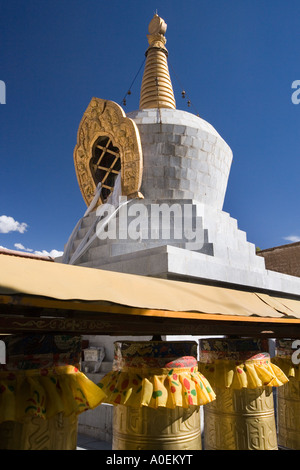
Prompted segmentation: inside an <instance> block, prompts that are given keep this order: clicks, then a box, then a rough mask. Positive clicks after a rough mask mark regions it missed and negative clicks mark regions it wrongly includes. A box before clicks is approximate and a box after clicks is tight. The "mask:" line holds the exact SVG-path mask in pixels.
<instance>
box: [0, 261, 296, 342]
mask: <svg viewBox="0 0 300 470" xmlns="http://www.w3.org/2000/svg"><path fill="white" fill-rule="evenodd" d="M297 327H298V328H297ZM299 327H300V296H299V299H298V298H295V296H294V297H290V298H289V297H288V296H282V297H281V296H279V294H277V295H272V294H269V293H262V292H256V291H247V290H242V289H238V288H229V287H220V286H213V285H204V284H194V283H189V282H181V281H171V280H165V279H159V278H153V277H144V276H138V275H131V274H124V273H117V272H111V271H105V270H99V269H93V268H85V267H78V266H71V265H65V264H60V263H53V262H52V263H50V262H46V261H42V260H37V259H30V258H21V257H15V256H7V255H4V254H0V333H1V332H2V333H5V332H13V331H28V330H34V331H36V330H37V329H38V330H42V331H46V330H50V331H54V330H55V331H69V332H70V331H78V332H80V333H83V332H84V333H85V334H87V333H89V334H113V335H120V334H133V335H135V334H138V335H141V334H146V335H147V334H152V333H153V334H158V333H160V334H211V332H212V331H214V334H243V335H244V334H250V335H251V334H255V335H257V334H258V333H259V334H260V333H263V332H264V334H268V335H269V336H274V334H273V333H275V331H274V330H276V336H278V335H279V336H281V337H282V336H286V335H287V334H288V336H289V337H291V334H292V333H293V337H295V336H299V334H300V330H299ZM208 331H209V333H208ZM251 332H252V333H251ZM278 332H279V333H280V334H279V333H278Z"/></svg>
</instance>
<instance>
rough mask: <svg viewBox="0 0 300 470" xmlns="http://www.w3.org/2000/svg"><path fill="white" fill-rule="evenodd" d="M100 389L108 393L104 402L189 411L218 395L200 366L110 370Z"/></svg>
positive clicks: (101, 382) (100, 384)
mask: <svg viewBox="0 0 300 470" xmlns="http://www.w3.org/2000/svg"><path fill="white" fill-rule="evenodd" d="M98 386H99V387H100V388H101V389H102V390H103V391H104V392H105V394H106V395H107V397H106V398H105V400H104V401H105V403H110V404H112V405H119V404H121V405H126V406H132V407H140V406H148V407H149V408H158V407H165V408H171V409H173V408H175V407H176V406H179V407H182V408H189V407H190V406H200V405H205V404H206V403H209V402H211V401H213V400H215V398H216V396H215V393H214V391H213V390H212V387H211V386H210V384H209V382H208V381H207V380H206V378H205V377H204V376H203V375H202V374H200V373H199V372H198V368H197V367H192V368H174V369H167V368H164V369H145V368H144V369H139V368H131V369H127V370H126V371H111V372H109V373H108V374H106V376H105V377H103V379H102V380H101V381H100V383H99V384H98Z"/></svg>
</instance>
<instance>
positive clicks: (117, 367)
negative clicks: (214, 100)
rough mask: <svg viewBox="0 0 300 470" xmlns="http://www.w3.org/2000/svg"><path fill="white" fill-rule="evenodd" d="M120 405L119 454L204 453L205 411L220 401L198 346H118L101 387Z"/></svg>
mask: <svg viewBox="0 0 300 470" xmlns="http://www.w3.org/2000/svg"><path fill="white" fill-rule="evenodd" d="M98 385H99V387H101V388H102V390H103V391H104V392H105V394H106V396H107V397H106V399H105V402H106V403H110V404H112V405H115V408H114V419H113V450H200V449H201V428H200V406H201V405H204V404H206V403H209V402H211V401H212V400H214V399H215V394H214V392H213V390H212V388H211V387H210V384H209V382H208V381H207V380H206V379H205V377H204V376H203V375H202V374H200V373H199V371H198V364H197V343H196V342H193V341H188V342H180V341H175V342H168V341H144V342H134V341H123V342H116V343H115V358H114V363H113V370H112V371H111V372H109V373H108V374H107V375H106V376H105V377H104V378H103V379H102V380H101V382H100V383H99V384H98Z"/></svg>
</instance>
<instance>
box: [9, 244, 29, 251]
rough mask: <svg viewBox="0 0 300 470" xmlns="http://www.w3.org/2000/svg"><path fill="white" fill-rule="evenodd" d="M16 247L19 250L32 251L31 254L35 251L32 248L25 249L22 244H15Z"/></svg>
mask: <svg viewBox="0 0 300 470" xmlns="http://www.w3.org/2000/svg"><path fill="white" fill-rule="evenodd" d="M14 247H15V248H17V250H23V251H30V252H32V251H33V250H32V249H31V248H25V246H23V245H22V243H15V244H14Z"/></svg>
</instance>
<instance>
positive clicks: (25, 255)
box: [0, 248, 54, 262]
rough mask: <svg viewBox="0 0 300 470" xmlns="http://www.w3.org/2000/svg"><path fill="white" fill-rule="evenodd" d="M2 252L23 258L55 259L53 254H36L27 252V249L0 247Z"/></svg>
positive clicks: (0, 252)
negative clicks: (52, 256)
mask: <svg viewBox="0 0 300 470" xmlns="http://www.w3.org/2000/svg"><path fill="white" fill-rule="evenodd" d="M0 254H1V255H9V256H18V257H21V258H32V259H38V260H41V261H53V262H54V259H53V258H51V256H43V255H36V254H33V253H27V252H25V251H17V250H9V249H7V248H0Z"/></svg>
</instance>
